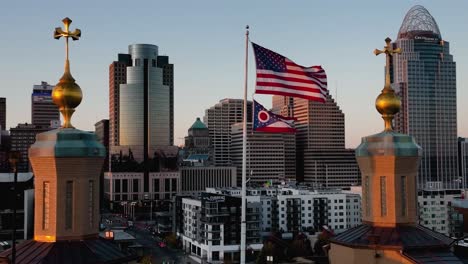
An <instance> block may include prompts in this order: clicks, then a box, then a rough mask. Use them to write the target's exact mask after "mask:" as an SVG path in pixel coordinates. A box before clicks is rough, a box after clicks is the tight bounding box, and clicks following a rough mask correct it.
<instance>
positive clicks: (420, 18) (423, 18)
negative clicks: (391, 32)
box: [398, 5, 442, 39]
mask: <svg viewBox="0 0 468 264" xmlns="http://www.w3.org/2000/svg"><path fill="white" fill-rule="evenodd" d="M431 35H432V36H433V37H437V38H439V39H442V36H441V34H440V30H439V26H438V25H437V22H436V21H435V19H434V17H432V15H431V14H430V13H429V11H427V9H426V8H424V7H423V6H421V5H416V6H414V7H412V8H411V9H410V10H409V11H408V13H406V16H405V18H404V19H403V23H402V24H401V27H400V31H399V32H398V39H401V38H414V37H415V36H431Z"/></svg>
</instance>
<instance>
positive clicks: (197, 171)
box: [180, 166, 237, 195]
mask: <svg viewBox="0 0 468 264" xmlns="http://www.w3.org/2000/svg"><path fill="white" fill-rule="evenodd" d="M236 177H237V175H236V167H214V166H208V167H204V166H192V167H180V187H181V188H180V193H181V194H182V195H197V194H199V193H201V192H203V191H205V189H206V188H207V187H213V188H229V187H236V186H237V180H236Z"/></svg>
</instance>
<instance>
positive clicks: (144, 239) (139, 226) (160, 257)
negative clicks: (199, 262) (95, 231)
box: [103, 214, 191, 264]
mask: <svg viewBox="0 0 468 264" xmlns="http://www.w3.org/2000/svg"><path fill="white" fill-rule="evenodd" d="M105 219H107V220H110V221H111V222H107V221H106V220H105ZM103 223H104V225H105V227H106V228H115V229H120V228H124V227H126V226H127V220H126V219H125V218H123V217H120V216H117V215H112V214H108V215H103ZM126 232H127V233H129V234H131V235H132V236H134V237H135V239H136V243H137V244H140V245H142V246H143V247H144V248H145V255H148V254H151V258H152V264H162V263H165V264H167V263H170V264H173V263H174V264H178V263H183V264H186V263H191V262H190V260H189V258H187V257H186V256H185V255H184V253H183V252H182V251H181V250H177V249H172V248H169V247H168V246H166V247H164V248H161V247H159V246H158V244H159V242H161V240H160V239H159V238H158V237H153V236H152V235H151V232H150V231H149V230H147V229H146V222H135V223H134V225H133V226H132V227H129V228H128V229H127V230H126Z"/></svg>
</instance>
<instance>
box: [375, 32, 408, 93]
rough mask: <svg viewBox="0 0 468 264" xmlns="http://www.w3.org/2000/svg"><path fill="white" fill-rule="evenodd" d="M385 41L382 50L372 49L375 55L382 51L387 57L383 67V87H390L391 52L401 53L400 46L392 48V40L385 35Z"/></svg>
mask: <svg viewBox="0 0 468 264" xmlns="http://www.w3.org/2000/svg"><path fill="white" fill-rule="evenodd" d="M385 43H387V45H386V46H385V47H384V49H383V50H378V49H375V50H374V54H375V55H376V56H377V55H379V54H382V53H385V55H386V59H387V64H386V65H385V69H386V71H385V72H386V74H385V88H384V89H391V86H390V60H391V58H392V56H393V54H395V53H396V54H400V53H401V49H400V48H397V49H392V46H391V44H392V40H391V39H390V38H389V37H387V38H386V39H385Z"/></svg>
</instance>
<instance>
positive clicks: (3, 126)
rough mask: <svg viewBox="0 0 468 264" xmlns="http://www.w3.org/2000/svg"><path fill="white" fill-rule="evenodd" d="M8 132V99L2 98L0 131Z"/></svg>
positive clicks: (0, 103)
mask: <svg viewBox="0 0 468 264" xmlns="http://www.w3.org/2000/svg"><path fill="white" fill-rule="evenodd" d="M2 130H6V98H5V97H0V131H2Z"/></svg>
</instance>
